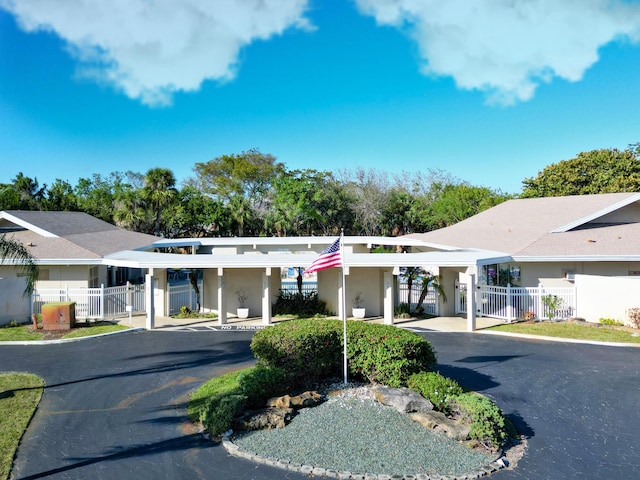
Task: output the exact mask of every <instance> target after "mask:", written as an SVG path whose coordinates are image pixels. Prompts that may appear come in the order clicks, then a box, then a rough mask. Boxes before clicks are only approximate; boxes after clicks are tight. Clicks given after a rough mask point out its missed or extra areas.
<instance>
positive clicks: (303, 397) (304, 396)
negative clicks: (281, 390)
mask: <svg viewBox="0 0 640 480" xmlns="http://www.w3.org/2000/svg"><path fill="white" fill-rule="evenodd" d="M321 402H322V395H320V394H319V393H318V392H313V391H308V392H304V393H301V394H300V395H294V396H289V395H283V396H281V397H274V398H270V399H269V400H267V407H273V408H295V409H300V408H308V407H315V406H316V405H318V404H319V403H321Z"/></svg>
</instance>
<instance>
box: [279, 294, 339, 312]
mask: <svg viewBox="0 0 640 480" xmlns="http://www.w3.org/2000/svg"><path fill="white" fill-rule="evenodd" d="M272 313H273V315H298V316H300V317H313V316H315V315H329V310H327V304H326V303H325V302H323V301H321V300H320V299H319V298H318V293H317V292H303V293H299V292H291V291H288V290H280V293H279V294H278V298H277V299H276V303H275V304H274V305H273V309H272Z"/></svg>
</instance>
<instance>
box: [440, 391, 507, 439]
mask: <svg viewBox="0 0 640 480" xmlns="http://www.w3.org/2000/svg"><path fill="white" fill-rule="evenodd" d="M451 408H452V410H453V411H455V412H456V413H457V414H458V415H460V416H461V417H462V419H463V420H464V421H471V431H470V433H469V436H470V437H471V438H472V439H476V440H478V441H479V442H482V443H485V444H488V445H489V446H492V447H494V448H498V447H499V446H500V445H502V443H503V442H504V441H505V439H506V438H507V429H506V427H505V422H504V417H503V415H502V412H501V411H500V409H499V408H498V406H497V405H496V404H495V403H493V402H492V401H491V400H489V399H488V398H487V397H483V396H481V395H478V394H476V393H472V392H470V393H463V394H461V395H458V396H457V397H455V398H453V399H452V402H451Z"/></svg>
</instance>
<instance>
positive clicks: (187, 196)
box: [164, 185, 231, 238]
mask: <svg viewBox="0 0 640 480" xmlns="http://www.w3.org/2000/svg"><path fill="white" fill-rule="evenodd" d="M164 213H165V216H166V225H167V235H168V236H169V237H171V238H176V237H177V238H179V237H205V236H228V235H229V234H230V232H231V212H230V211H229V209H228V208H227V207H225V205H224V204H223V202H222V201H221V200H214V199H213V198H211V197H210V196H207V195H205V194H203V193H202V192H201V191H200V190H198V189H197V188H195V187H193V186H188V185H187V186H185V187H184V188H182V189H181V190H179V191H178V192H177V196H176V199H175V201H174V202H173V203H172V204H171V205H170V206H169V207H168V208H167V209H165V211H164Z"/></svg>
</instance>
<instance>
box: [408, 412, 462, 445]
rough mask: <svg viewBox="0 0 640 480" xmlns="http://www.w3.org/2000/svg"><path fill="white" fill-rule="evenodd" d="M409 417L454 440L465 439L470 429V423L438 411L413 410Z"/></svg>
mask: <svg viewBox="0 0 640 480" xmlns="http://www.w3.org/2000/svg"><path fill="white" fill-rule="evenodd" d="M409 417H411V419H412V420H413V421H414V422H418V423H419V424H420V425H422V426H423V427H425V428H431V429H434V430H436V431H439V432H442V433H444V434H445V435H447V436H449V437H451V438H453V439H455V440H466V439H468V438H469V432H470V431H471V426H470V425H465V424H462V423H458V422H456V421H454V420H451V419H450V418H448V417H447V416H446V415H444V414H443V413H440V412H433V411H431V412H413V413H410V414H409Z"/></svg>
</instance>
